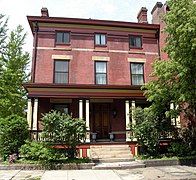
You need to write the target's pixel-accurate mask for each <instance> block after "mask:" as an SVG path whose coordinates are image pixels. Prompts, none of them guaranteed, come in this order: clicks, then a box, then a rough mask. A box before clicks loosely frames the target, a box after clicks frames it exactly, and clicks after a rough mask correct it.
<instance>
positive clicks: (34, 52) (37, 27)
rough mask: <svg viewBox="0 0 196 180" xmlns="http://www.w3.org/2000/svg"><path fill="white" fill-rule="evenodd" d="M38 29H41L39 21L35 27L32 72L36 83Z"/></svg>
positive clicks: (32, 79) (32, 80) (33, 80)
mask: <svg viewBox="0 0 196 180" xmlns="http://www.w3.org/2000/svg"><path fill="white" fill-rule="evenodd" d="M38 31H39V26H38V22H37V21H36V22H35V27H34V33H35V35H34V43H33V47H34V50H33V60H32V71H31V72H32V74H31V82H32V83H34V82H35V69H36V60H37V42H38V36H37V34H38Z"/></svg>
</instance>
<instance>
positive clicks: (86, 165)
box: [0, 163, 95, 170]
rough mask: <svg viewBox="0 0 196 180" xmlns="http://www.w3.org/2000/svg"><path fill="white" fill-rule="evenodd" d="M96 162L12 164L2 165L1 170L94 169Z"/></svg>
mask: <svg viewBox="0 0 196 180" xmlns="http://www.w3.org/2000/svg"><path fill="white" fill-rule="evenodd" d="M93 166H95V163H81V164H76V163H70V164H55V165H52V166H42V165H37V164H21V165H19V164H11V165H2V164H1V165H0V170H46V169H51V170H80V169H92V167H93Z"/></svg>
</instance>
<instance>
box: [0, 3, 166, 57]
mask: <svg viewBox="0 0 196 180" xmlns="http://www.w3.org/2000/svg"><path fill="white" fill-rule="evenodd" d="M157 1H159V2H162V3H165V0H0V14H4V15H6V16H7V17H8V18H9V21H8V27H9V29H10V30H12V29H14V28H16V27H17V25H19V24H20V25H22V26H23V28H24V31H25V32H26V33H27V38H26V40H25V45H24V50H25V51H28V52H29V53H31V52H32V46H33V36H32V33H31V31H30V27H29V24H28V21H27V18H26V16H27V15H31V16H40V15H41V8H42V7H47V8H48V11H49V16H51V17H74V18H87V19H88V18H91V19H102V20H117V21H130V22H137V14H138V12H139V10H140V9H141V7H146V8H147V9H148V22H149V23H151V14H150V12H151V10H152V8H153V7H154V5H155V4H156V2H157Z"/></svg>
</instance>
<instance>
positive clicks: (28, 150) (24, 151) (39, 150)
mask: <svg viewBox="0 0 196 180" xmlns="http://www.w3.org/2000/svg"><path fill="white" fill-rule="evenodd" d="M20 155H21V156H22V157H24V158H25V159H27V160H33V161H41V162H47V161H54V160H56V159H57V158H58V156H57V154H56V153H55V150H54V149H52V148H50V147H49V145H48V144H47V143H43V142H37V141H32V142H30V141H26V144H24V145H22V146H21V148H20Z"/></svg>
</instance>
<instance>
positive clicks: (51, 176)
mask: <svg viewBox="0 0 196 180" xmlns="http://www.w3.org/2000/svg"><path fill="white" fill-rule="evenodd" d="M24 179H26V180H39V179H41V180H88V179H89V180H139V179H140V180H141V179H143V180H146V179H149V180H153V179H164V180H166V179H167V180H169V179H195V180H196V167H192V166H160V167H148V168H137V169H127V170H57V171H54V170H52V171H42V170H32V171H24V170H0V180H24Z"/></svg>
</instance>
